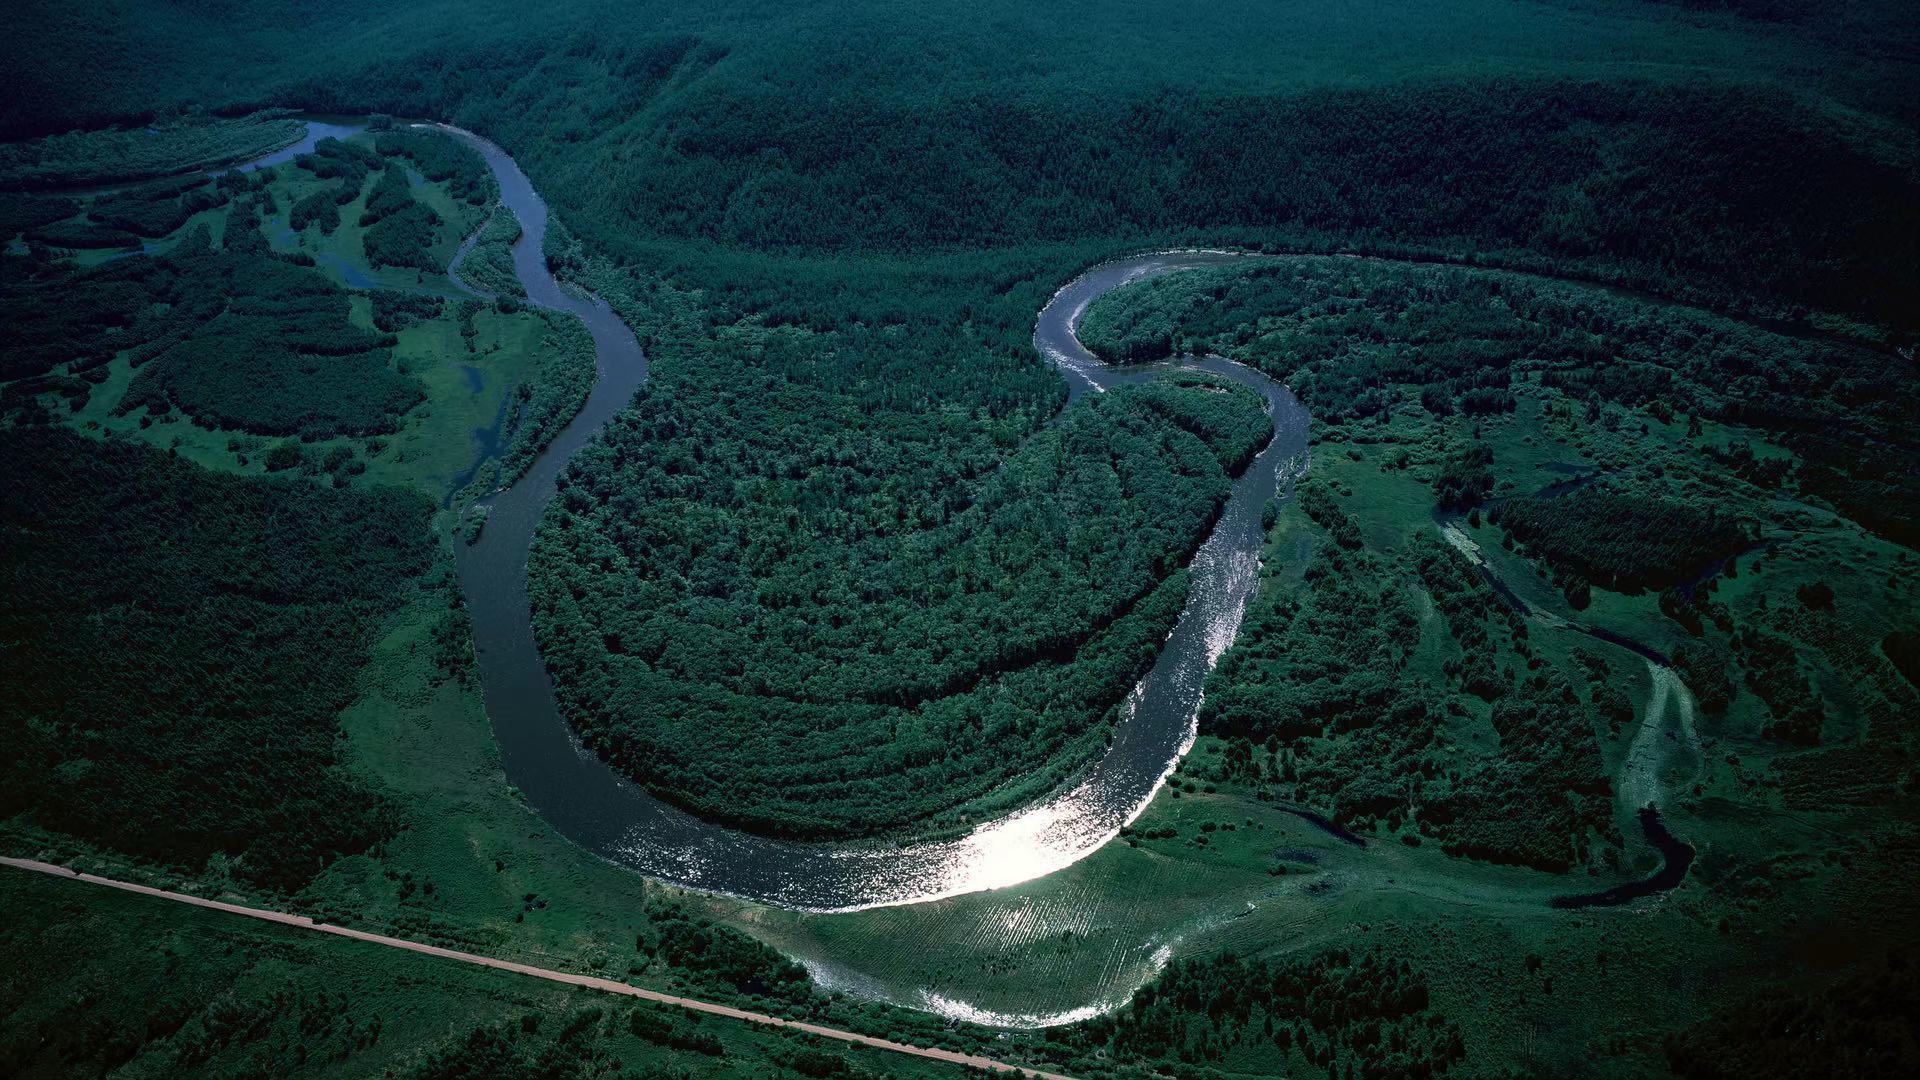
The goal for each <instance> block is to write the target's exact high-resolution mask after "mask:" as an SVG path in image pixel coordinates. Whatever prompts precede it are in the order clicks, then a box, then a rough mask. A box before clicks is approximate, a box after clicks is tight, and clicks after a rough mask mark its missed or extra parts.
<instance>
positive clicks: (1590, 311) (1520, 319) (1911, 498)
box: [1083, 258, 1920, 577]
mask: <svg viewBox="0 0 1920 1080" xmlns="http://www.w3.org/2000/svg"><path fill="white" fill-rule="evenodd" d="M1083 337H1084V340H1085V341H1086V343H1087V344H1088V346H1089V347H1091V348H1093V349H1095V350H1096V351H1099V352H1102V353H1104V354H1108V355H1112V356H1114V357H1124V358H1131V359H1145V358H1153V357H1157V356H1164V355H1165V354H1166V353H1167V352H1168V351H1169V350H1170V349H1171V348H1172V347H1173V343H1174V341H1175V339H1176V338H1177V339H1178V341H1179V342H1180V343H1181V345H1182V347H1188V348H1204V349H1212V350H1215V351H1219V352H1224V353H1226V354H1228V355H1231V356H1233V357H1234V358H1236V359H1239V360H1243V361H1245V362H1247V363H1251V364H1254V365H1256V366H1258V367H1260V368H1261V369H1262V370H1264V371H1266V372H1267V373H1268V374H1270V375H1273V376H1274V377H1276V378H1280V379H1284V380H1287V382H1288V385H1289V386H1291V387H1292V388H1293V390H1294V391H1295V392H1296V393H1298V394H1299V395H1300V398H1301V400H1302V401H1304V402H1306V403H1307V404H1308V406H1309V407H1310V408H1312V410H1313V414H1314V418H1315V420H1316V421H1317V422H1319V423H1322V424H1326V425H1337V424H1347V423H1359V424H1374V425H1382V424H1386V423H1389V422H1390V421H1392V420H1393V419H1394V417H1395V415H1396V414H1401V413H1404V412H1405V411H1406V410H1408V409H1410V408H1413V407H1414V404H1415V402H1414V401H1413V400H1409V398H1413V399H1415V400H1417V403H1418V404H1417V408H1418V413H1417V414H1416V415H1425V416H1431V417H1434V418H1436V419H1439V418H1446V417H1450V416H1456V415H1458V416H1463V417H1466V418H1468V419H1472V418H1473V417H1475V416H1479V415H1488V414H1498V413H1503V412H1506V411H1510V410H1511V408H1512V402H1513V395H1514V393H1515V392H1516V390H1518V389H1520V388H1522V387H1524V386H1526V385H1531V386H1534V387H1538V388H1540V389H1543V390H1545V389H1551V390H1558V391H1560V392H1561V394H1562V396H1563V399H1567V400H1562V401H1561V402H1560V403H1559V404H1558V405H1557V406H1556V407H1557V408H1561V409H1567V408H1575V409H1578V410H1580V411H1581V412H1582V414H1583V416H1584V417H1585V418H1586V419H1589V420H1594V421H1599V422H1603V423H1610V424H1619V423H1621V422H1622V416H1621V414H1620V413H1619V412H1618V411H1617V410H1618V408H1621V407H1627V408H1644V409H1645V410H1646V411H1647V412H1648V413H1649V414H1650V415H1651V416H1652V417H1654V418H1656V419H1660V418H1666V419H1672V418H1674V417H1676V416H1678V417H1699V418H1702V419H1715V420H1719V421H1722V422H1726V423H1730V424H1739V425H1743V426H1747V427H1751V428H1756V429H1759V430H1761V431H1764V432H1767V433H1768V435H1769V437H1772V438H1775V439H1778V440H1780V441H1781V443H1782V444H1783V445H1784V446H1787V447H1789V448H1791V449H1793V450H1794V451H1795V452H1796V454H1797V456H1799V457H1800V458H1801V461H1800V463H1799V465H1798V468H1797V469H1793V470H1792V471H1793V473H1794V475H1793V477H1792V479H1793V480H1794V481H1796V482H1797V483H1798V485H1799V487H1800V488H1802V489H1803V490H1806V491H1808V492H1809V493H1810V494H1814V495H1817V496H1818V497H1820V498H1823V499H1826V500H1829V501H1831V502H1832V503H1833V504H1834V505H1835V506H1836V507H1837V508H1839V509H1840V510H1842V511H1843V512H1845V513H1847V514H1849V515H1851V516H1854V517H1855V518H1856V519H1858V520H1859V521H1860V522H1861V524H1863V525H1866V526H1867V527H1869V528H1872V529H1874V530H1875V531H1878V532H1881V533H1883V534H1885V535H1887V536H1888V537H1889V538H1891V539H1894V540H1896V541H1902V542H1907V543H1911V542H1912V541H1913V540H1914V539H1915V538H1917V537H1920V524H1916V521H1915V519H1914V518H1913V516H1912V515H1913V508H1914V507H1916V506H1920V490H1916V489H1915V487H1914V486H1913V485H1914V483H1915V477H1916V476H1920V471H1916V470H1914V469H1912V468H1910V467H1905V466H1903V465H1902V464H1901V463H1902V462H1908V463H1910V454H1911V451H1910V450H1909V449H1908V448H1907V447H1906V446H1905V443H1906V441H1907V436H1906V433H1908V432H1911V431H1912V430H1913V429H1914V427H1915V425H1916V422H1920V414H1917V413H1916V410H1915V408H1914V404H1913V399H1912V396H1911V395H1909V394H1905V393H1903V392H1902V391H1901V389H1900V388H1901V387H1902V386H1903V385H1904V384H1905V383H1906V381H1907V380H1909V379H1910V378H1911V377H1912V363H1911V361H1907V360H1904V359H1903V358H1902V356H1901V355H1899V354H1897V353H1893V352H1890V351H1885V350H1882V349H1876V348H1871V347H1868V346H1865V345H1854V344H1850V343H1847V342H1845V341H1839V340H1832V339H1827V338H1809V337H1803V336H1794V335H1789V334H1786V333H1780V332H1775V331H1773V330H1770V329H1768V328H1766V327H1764V326H1759V325H1754V324H1750V323H1744V322H1737V321H1733V320H1729V319H1723V318H1718V317H1714V316H1710V315H1707V314H1705V313H1703V312H1700V311H1698V310H1696V309H1690V308H1682V307H1676V306H1673V305H1669V304H1660V303H1653V302H1648V301H1646V300H1643V299H1639V298H1635V297H1631V296H1624V295H1618V294H1611V293H1606V292H1600V291H1597V290H1593V289H1584V288H1578V287H1574V286H1569V285H1566V284H1561V283H1556V282H1552V281H1547V280H1543V279H1540V278H1533V277H1526V276H1520V275H1505V274H1499V273H1486V272H1478V271H1473V270H1468V269H1460V268H1449V267H1442V266H1433V267H1417V266H1416V267H1408V266H1406V265H1405V264H1399V263H1386V262H1368V261H1365V260H1345V259H1285V258H1282V259H1278V260H1276V261H1274V262H1273V263H1272V264H1270V265H1266V266H1261V267H1258V268H1254V269H1251V270H1248V271H1245V272H1241V271H1235V270H1211V271H1200V272H1196V273H1191V274H1180V275H1175V276H1172V277H1167V278H1162V279H1159V280H1156V281H1152V282H1148V283H1146V284H1144V285H1141V286H1139V287H1137V288H1134V289H1130V290H1126V291H1124V292H1119V293H1111V294H1109V295H1107V296H1106V297H1103V298H1102V299H1101V300H1100V301H1098V302H1096V303H1095V304H1094V305H1093V306H1092V308H1091V309H1090V310H1089V311H1088V313H1087V316H1086V319H1085V322H1084V325H1083ZM1403 386H1404V387H1410V388H1412V392H1411V393H1401V392H1399V390H1398V388H1399V387H1403ZM1609 405H1612V406H1615V407H1616V411H1614V412H1612V413H1609V412H1608V411H1607V409H1606V406H1609ZM1726 452H1727V453H1729V454H1735V455H1737V453H1738V450H1737V448H1735V447H1729V448H1726ZM1747 455H1748V458H1749V459H1751V457H1752V450H1751V447H1749V448H1748V450H1747ZM1729 463H1730V464H1733V462H1732V459H1731V458H1730V459H1729ZM1755 467H1763V468H1764V466H1759V465H1758V463H1755V462H1753V461H1751V460H1749V461H1748V462H1747V463H1746V465H1745V468H1746V471H1747V473H1748V474H1749V475H1750V476H1752V477H1753V478H1754V479H1756V480H1767V479H1771V480H1772V481H1774V482H1778V481H1780V480H1783V479H1786V477H1785V476H1784V475H1774V476H1771V477H1768V476H1763V475H1761V474H1757V473H1755V472H1754V469H1755ZM1782 467H1785V466H1782ZM1448 482H1449V477H1448V476H1447V475H1446V474H1441V475H1440V476H1438V477H1437V478H1436V484H1437V485H1440V486H1441V487H1442V488H1444V487H1445V486H1446V485H1447V483H1448ZM1579 498H1581V499H1585V500H1599V499H1603V498H1606V496H1605V495H1604V494H1603V493H1601V492H1595V493H1593V494H1584V493H1583V494H1581V495H1580V496H1579ZM1467 501H1469V502H1471V501H1477V500H1467ZM1607 509H1608V510H1613V511H1617V510H1619V509H1620V507H1618V506H1609V507H1608V508H1607ZM1523 513H1524V511H1523ZM1649 513H1654V512H1653V511H1649ZM1655 516H1657V514H1655ZM1645 524H1646V525H1648V526H1649V527H1651V526H1652V525H1653V524H1654V522H1653V521H1652V520H1651V519H1650V520H1649V521H1648V522H1646V523H1645ZM1708 531H1709V533H1712V532H1715V531H1717V529H1715V530H1708ZM1699 542H1700V543H1702V544H1703V546H1704V550H1702V551H1699V552H1681V553H1672V557H1675V558H1681V559H1685V560H1697V562H1696V563H1695V565H1693V566H1683V567H1673V568H1664V569H1663V571H1662V573H1661V574H1660V575H1659V576H1662V577H1665V576H1666V572H1665V570H1666V569H1676V570H1687V569H1696V570H1697V569H1699V568H1700V567H1699V564H1700V563H1704V562H1707V561H1710V559H1712V558H1716V557H1720V556H1724V555H1725V554H1728V553H1729V551H1728V550H1724V549H1727V548H1729V547H1730V546H1734V547H1737V545H1738V541H1737V540H1736V539H1730V537H1726V536H1723V537H1718V538H1715V539H1711V540H1708V539H1702V540H1700V541H1699ZM1660 557H1665V556H1660ZM1589 566H1590V568H1593V566H1592V565H1591V564H1589ZM1622 569H1624V567H1623V568H1622ZM1595 572H1596V574H1604V573H1617V572H1620V571H1619V570H1605V571H1602V570H1599V569H1595ZM1629 572H1630V571H1629Z"/></svg>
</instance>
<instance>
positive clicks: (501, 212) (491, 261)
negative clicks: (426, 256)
mask: <svg viewBox="0 0 1920 1080" xmlns="http://www.w3.org/2000/svg"><path fill="white" fill-rule="evenodd" d="M519 240H520V219H519V218H517V217H515V216H514V215H513V211H512V210H510V209H508V208H507V205H506V204H505V203H500V204H498V205H496V206H495V207H494V208H493V213H492V214H491V215H490V216H488V218H487V223H486V224H485V225H483V226H481V228H480V235H479V236H477V237H475V238H474V241H473V246H472V247H471V248H468V249H467V255H466V258H464V259H462V260H460V265H459V268H458V269H457V270H456V271H455V273H457V274H459V276H460V278H461V280H463V281H465V282H466V283H467V284H468V285H471V286H472V287H474V288H476V289H480V290H483V291H485V292H490V293H493V294H494V295H496V296H516V297H524V296H526V295H527V290H526V288H525V287H524V286H522V285H521V284H520V274H519V272H518V271H516V270H515V269H514V268H513V245H514V244H516V243H518V242H519Z"/></svg>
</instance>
